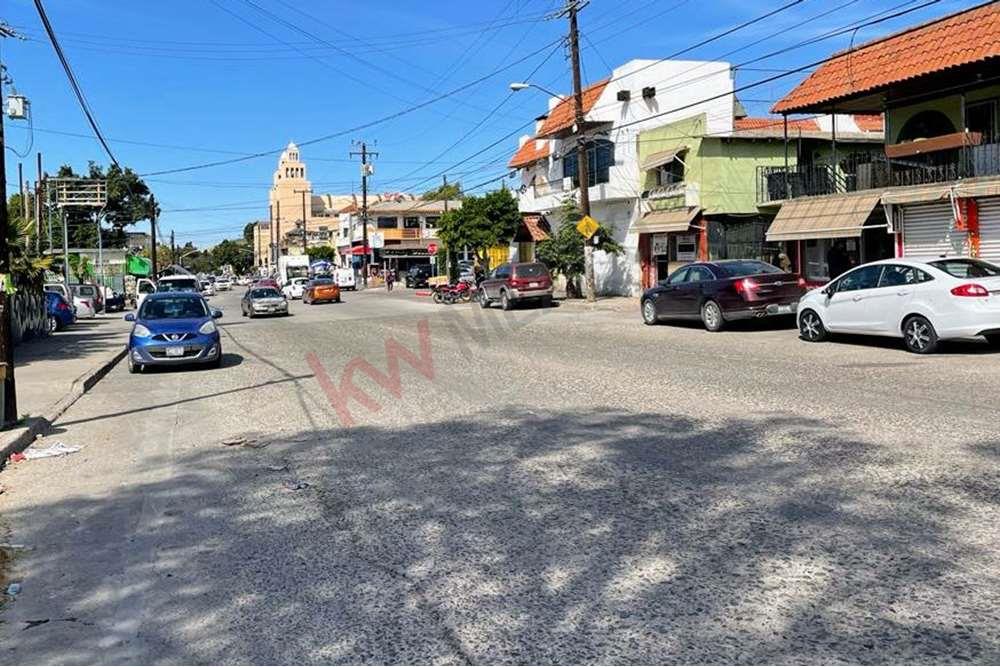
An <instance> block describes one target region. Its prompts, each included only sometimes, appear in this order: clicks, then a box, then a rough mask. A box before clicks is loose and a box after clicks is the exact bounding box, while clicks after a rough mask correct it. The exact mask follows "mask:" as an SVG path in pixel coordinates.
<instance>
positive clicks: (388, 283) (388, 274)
mask: <svg viewBox="0 0 1000 667" xmlns="http://www.w3.org/2000/svg"><path fill="white" fill-rule="evenodd" d="M394 282H396V276H395V272H394V271H393V270H392V269H386V270H385V288H386V290H387V291H389V292H391V291H392V284H393V283H394Z"/></svg>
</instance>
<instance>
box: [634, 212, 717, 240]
mask: <svg viewBox="0 0 1000 667" xmlns="http://www.w3.org/2000/svg"><path fill="white" fill-rule="evenodd" d="M700 212H701V209H700V208H676V209H671V210H669V211H650V212H649V213H647V214H646V215H644V216H642V219H640V220H639V222H637V223H635V231H636V232H638V233H639V234H661V233H664V232H686V231H687V230H688V229H690V227H691V222H692V221H693V220H694V219H695V218H696V217H698V214H699V213H700Z"/></svg>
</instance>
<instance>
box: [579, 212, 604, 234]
mask: <svg viewBox="0 0 1000 667" xmlns="http://www.w3.org/2000/svg"><path fill="white" fill-rule="evenodd" d="M598 229H600V225H598V224H597V220H594V219H593V218H591V217H590V216H589V215H585V216H583V218H582V219H581V220H580V222H578V223H576V231H578V232H580V234H581V235H582V236H583V238H585V239H589V238H590V237H591V236H593V235H594V234H596V233H597V230H598Z"/></svg>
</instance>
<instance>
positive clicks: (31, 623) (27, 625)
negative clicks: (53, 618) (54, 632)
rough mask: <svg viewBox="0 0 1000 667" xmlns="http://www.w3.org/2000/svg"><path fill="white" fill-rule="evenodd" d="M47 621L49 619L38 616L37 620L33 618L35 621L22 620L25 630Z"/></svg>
mask: <svg viewBox="0 0 1000 667" xmlns="http://www.w3.org/2000/svg"><path fill="white" fill-rule="evenodd" d="M48 622H49V619H47V618H39V619H38V620H35V621H25V622H24V629H25V630H30V629H31V628H34V627H37V626H39V625H45V624H46V623H48Z"/></svg>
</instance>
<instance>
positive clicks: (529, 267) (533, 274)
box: [515, 263, 549, 278]
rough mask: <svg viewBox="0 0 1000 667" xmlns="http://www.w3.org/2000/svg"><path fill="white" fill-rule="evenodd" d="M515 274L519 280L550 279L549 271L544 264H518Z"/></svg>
mask: <svg viewBox="0 0 1000 667" xmlns="http://www.w3.org/2000/svg"><path fill="white" fill-rule="evenodd" d="M515 273H516V275H517V277H518V278H544V277H548V275H549V270H548V269H547V268H545V265H544V264H538V263H535V264H518V265H517V270H516V271H515Z"/></svg>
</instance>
